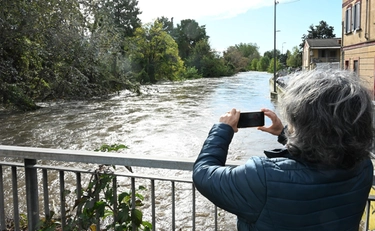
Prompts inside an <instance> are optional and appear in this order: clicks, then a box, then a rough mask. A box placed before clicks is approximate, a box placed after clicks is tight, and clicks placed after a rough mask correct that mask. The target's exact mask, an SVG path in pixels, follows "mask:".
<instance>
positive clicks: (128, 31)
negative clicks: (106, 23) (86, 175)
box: [103, 0, 142, 37]
mask: <svg viewBox="0 0 375 231" xmlns="http://www.w3.org/2000/svg"><path fill="white" fill-rule="evenodd" d="M103 3H104V2H103ZM105 5H106V6H107V7H108V8H109V11H110V12H111V13H112V15H113V17H114V23H115V25H116V26H117V27H118V28H119V29H121V31H122V34H123V37H130V36H133V33H134V32H135V30H136V29H137V28H138V27H140V26H141V20H140V19H139V18H138V15H140V14H141V13H142V12H141V11H140V10H139V8H138V1H136V0H112V1H105Z"/></svg>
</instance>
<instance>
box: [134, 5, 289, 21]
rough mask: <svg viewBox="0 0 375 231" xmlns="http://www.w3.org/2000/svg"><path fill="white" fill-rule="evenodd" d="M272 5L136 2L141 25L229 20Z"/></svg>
mask: <svg viewBox="0 0 375 231" xmlns="http://www.w3.org/2000/svg"><path fill="white" fill-rule="evenodd" d="M285 1H288V0H284V2H285ZM273 4H274V1H273V0H230V1H228V0H225V1H224V0H221V1H220V0H138V7H139V8H140V10H141V11H142V14H141V15H140V16H139V17H140V18H141V20H142V22H143V23H148V22H152V21H153V20H155V19H156V18H157V17H161V16H164V17H168V18H172V17H173V18H174V19H175V21H180V20H182V19H195V20H198V19H202V18H212V19H218V18H231V17H235V16H237V15H239V14H243V13H245V12H246V11H248V10H249V9H254V8H259V7H264V6H271V5H273Z"/></svg>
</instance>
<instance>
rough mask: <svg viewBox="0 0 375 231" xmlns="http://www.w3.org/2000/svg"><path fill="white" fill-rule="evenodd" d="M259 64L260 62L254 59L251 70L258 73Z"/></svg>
mask: <svg viewBox="0 0 375 231" xmlns="http://www.w3.org/2000/svg"><path fill="white" fill-rule="evenodd" d="M258 62H259V60H258V59H256V58H255V59H253V61H251V64H250V70H252V71H256V70H258Z"/></svg>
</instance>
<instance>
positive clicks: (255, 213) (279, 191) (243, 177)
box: [193, 124, 373, 231]
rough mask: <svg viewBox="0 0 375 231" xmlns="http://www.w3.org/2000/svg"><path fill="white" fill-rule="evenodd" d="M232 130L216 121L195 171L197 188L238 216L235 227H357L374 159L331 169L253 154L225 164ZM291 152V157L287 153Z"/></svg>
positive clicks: (307, 230)
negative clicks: (237, 163) (238, 163)
mask: <svg viewBox="0 0 375 231" xmlns="http://www.w3.org/2000/svg"><path fill="white" fill-rule="evenodd" d="M233 135H234V132H233V129H232V128H231V127H230V126H229V125H226V124H215V125H214V126H213V127H212V129H211V131H210V133H209V135H208V138H207V140H206V141H205V143H204V145H203V148H202V150H201V153H200V154H199V156H198V158H197V160H196V162H195V164H194V171H193V180H194V184H195V186H196V188H197V189H198V191H199V192H200V193H201V194H203V195H204V196H205V197H207V198H208V199H209V200H210V201H211V202H213V203H214V204H216V205H217V206H219V207H221V208H223V209H225V210H227V211H229V212H231V213H233V214H236V215H237V218H238V220H237V229H238V230H240V231H244V230H257V231H258V230H260V231H267V230H277V231H284V230H301V231H302V230H303V231H322V230H328V231H336V230H339V231H343V230H348V231H349V230H352V231H354V230H355V231H358V227H359V222H360V219H361V216H362V214H363V211H364V207H365V203H366V200H367V198H368V194H369V190H370V188H371V185H372V178H373V166H372V162H371V160H370V159H368V160H365V161H363V162H362V163H361V164H360V166H358V167H357V168H355V169H353V170H340V169H336V170H332V169H331V170H329V169H322V168H319V167H317V166H314V165H308V164H306V163H303V162H299V161H296V160H293V159H292V158H288V157H287V156H288V155H289V153H288V152H287V151H286V150H284V151H281V153H280V154H281V155H283V156H286V157H277V158H268V157H258V156H254V157H251V158H250V159H249V160H248V161H247V162H246V163H245V164H244V165H241V166H238V167H224V166H225V161H226V158H227V154H228V147H229V144H230V142H231V140H232V138H233ZM289 156H290V155H289Z"/></svg>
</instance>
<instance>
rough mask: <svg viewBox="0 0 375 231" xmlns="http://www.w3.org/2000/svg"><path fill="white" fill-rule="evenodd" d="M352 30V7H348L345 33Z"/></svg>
mask: <svg viewBox="0 0 375 231" xmlns="http://www.w3.org/2000/svg"><path fill="white" fill-rule="evenodd" d="M351 31H352V8H351V7H348V8H347V9H346V11H345V33H347V34H348V33H350V32H351Z"/></svg>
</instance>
